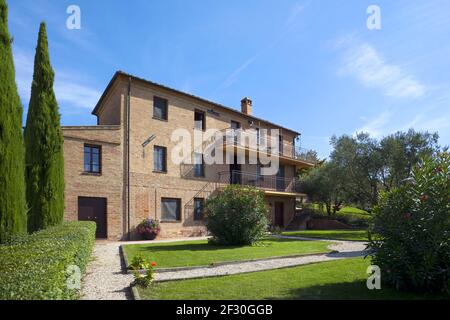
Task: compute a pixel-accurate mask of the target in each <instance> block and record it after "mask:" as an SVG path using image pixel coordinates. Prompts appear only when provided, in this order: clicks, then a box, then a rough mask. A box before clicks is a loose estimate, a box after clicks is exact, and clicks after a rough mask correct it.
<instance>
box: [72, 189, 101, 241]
mask: <svg viewBox="0 0 450 320" xmlns="http://www.w3.org/2000/svg"><path fill="white" fill-rule="evenodd" d="M78 220H79V221H93V222H95V223H96V224H97V230H96V237H97V239H106V238H108V234H107V230H106V199H105V198H88V197H78Z"/></svg>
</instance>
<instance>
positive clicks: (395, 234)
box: [369, 151, 450, 292]
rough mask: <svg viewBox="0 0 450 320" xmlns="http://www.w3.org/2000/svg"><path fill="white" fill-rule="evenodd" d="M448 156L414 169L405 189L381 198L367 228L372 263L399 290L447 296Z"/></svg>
mask: <svg viewBox="0 0 450 320" xmlns="http://www.w3.org/2000/svg"><path fill="white" fill-rule="evenodd" d="M449 219H450V153H448V152H447V151H444V152H440V153H437V154H436V155H435V156H433V157H431V158H427V159H424V160H423V161H422V162H421V163H420V165H419V166H417V167H416V168H414V169H413V172H412V176H411V178H410V179H408V181H405V185H404V186H402V187H400V188H397V189H394V190H392V191H391V192H388V193H384V194H382V196H381V199H380V202H379V205H378V207H377V208H376V209H375V215H374V218H373V223H372V225H371V227H370V238H371V239H370V243H369V249H370V250H371V256H372V262H373V264H375V265H378V266H379V267H380V268H381V272H382V274H381V278H382V280H384V281H385V283H388V284H390V285H392V286H394V287H395V288H397V289H399V290H412V291H420V292H449V281H450V223H449V221H450V220H449Z"/></svg>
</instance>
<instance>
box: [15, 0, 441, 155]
mask: <svg viewBox="0 0 450 320" xmlns="http://www.w3.org/2000/svg"><path fill="white" fill-rule="evenodd" d="M8 2H9V26H10V32H11V34H12V35H13V37H14V59H15V64H16V79H17V83H18V87H19V92H20V95H21V98H22V101H23V104H24V107H25V109H26V108H27V105H28V101H29V94H30V87H31V77H32V70H33V57H34V48H35V46H36V40H37V32H38V28H39V23H40V21H45V22H47V31H48V36H49V45H50V55H51V59H52V64H53V67H54V69H55V72H56V82H55V92H56V95H57V99H58V101H59V106H60V111H61V114H62V123H63V125H89V124H95V118H94V116H92V115H90V112H91V110H92V109H93V107H94V106H95V103H96V102H97V100H98V98H99V97H100V95H101V93H102V92H103V90H104V89H105V87H106V85H107V84H108V82H109V80H110V78H111V77H112V75H113V74H114V72H115V71H116V70H123V71H126V72H129V73H132V74H134V75H136V76H139V77H143V78H146V79H149V80H153V81H156V82H159V83H162V84H166V85H168V86H171V87H174V88H177V89H180V90H183V91H186V92H190V93H193V94H195V95H199V96H201V97H204V98H207V99H210V100H213V101H216V102H219V103H222V104H224V105H227V106H230V107H234V108H236V109H238V108H239V105H240V100H241V98H243V97H244V96H249V97H251V98H252V99H253V104H254V107H253V109H254V114H255V115H256V116H258V117H261V118H265V119H268V120H270V121H272V122H275V123H279V124H280V125H283V126H286V127H289V128H292V129H295V130H297V131H300V132H302V133H303V135H302V146H303V147H306V148H313V149H316V150H317V151H318V152H319V154H320V155H321V156H322V157H326V156H328V155H329V152H330V147H329V139H330V137H331V136H332V135H333V134H337V135H341V134H355V133H356V132H360V131H366V132H369V133H371V134H372V135H373V136H375V137H382V136H384V135H387V134H389V133H393V132H396V131H398V130H407V129H408V128H410V127H413V128H415V129H416V130H428V131H433V132H434V131H438V132H439V134H440V136H441V140H440V142H441V145H450V121H449V120H450V41H449V39H450V38H449V35H450V19H449V18H448V17H447V13H448V12H450V1H447V0H433V1H430V0H423V1H422V0H416V1H411V0H396V1H391V0H386V1H380V0H371V1H365V0H336V1H331V0H310V1H291V0H281V1H280V0H277V1H268V0H239V1H238V0H227V1H217V0H214V1H213V0H208V1H206V0H168V1H156V0H151V1H149V0H129V1H122V0H96V1H84V0H71V1H65V0H14V1H11V0H10V1H8ZM71 4H75V5H78V6H79V7H80V9H81V30H69V29H67V27H66V20H67V18H68V17H69V15H68V14H67V13H66V9H67V7H68V6H69V5H71ZM372 4H375V5H378V6H379V7H380V9H381V19H382V20H381V23H382V25H381V26H382V28H381V30H369V29H368V28H367V26H366V20H367V18H368V14H367V13H366V10H367V7H368V6H369V5H372Z"/></svg>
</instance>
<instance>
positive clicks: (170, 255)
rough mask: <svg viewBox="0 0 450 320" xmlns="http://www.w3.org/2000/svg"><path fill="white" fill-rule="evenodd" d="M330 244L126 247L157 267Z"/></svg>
mask: <svg viewBox="0 0 450 320" xmlns="http://www.w3.org/2000/svg"><path fill="white" fill-rule="evenodd" d="M329 245H330V243H325V242H319V241H298V240H289V239H270V240H265V241H262V242H261V243H259V244H258V245H256V246H243V247H222V246H213V245H209V244H208V242H207V241H183V242H174V243H161V244H143V245H127V246H125V247H124V249H125V252H126V253H127V256H128V260H129V262H131V259H132V258H133V256H134V255H136V254H142V255H143V256H144V257H146V258H148V259H150V260H151V261H155V262H156V263H157V265H158V267H161V268H167V267H184V266H202V265H210V264H212V263H217V262H225V261H237V260H250V259H260V258H268V257H279V256H291V255H300V254H314V253H324V252H329V251H330V250H329V249H328V248H327V247H328V246H329Z"/></svg>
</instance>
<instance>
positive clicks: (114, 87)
mask: <svg viewBox="0 0 450 320" xmlns="http://www.w3.org/2000/svg"><path fill="white" fill-rule="evenodd" d="M130 82H131V85H130ZM129 91H130V96H128V92H129ZM154 96H157V97H160V98H164V99H166V100H167V101H168V119H167V121H162V120H157V119H154V118H153V98H154ZM128 102H129V105H130V108H129V110H130V114H129V123H130V128H129V132H130V135H129V155H130V160H129V164H130V165H129V167H130V170H129V171H130V176H129V181H130V183H129V185H130V188H129V194H130V199H129V206H130V210H129V211H128V210H127V208H128V199H127V196H128V190H127V185H128V184H127V182H128V179H127V170H126V164H127V160H128V153H127V148H126V146H127V119H128V117H127V110H128V108H127V106H128ZM196 110H197V111H203V112H204V113H205V115H206V127H207V128H214V129H219V130H222V129H223V130H225V129H227V128H229V127H230V122H231V121H232V120H233V121H237V122H239V123H240V124H241V125H242V128H243V129H248V128H250V127H251V126H252V127H256V126H257V127H259V128H261V129H272V128H276V129H280V130H281V132H282V137H283V139H284V141H285V142H286V143H287V144H286V145H288V143H292V141H293V139H294V138H296V137H297V135H298V134H297V133H296V132H294V131H291V130H288V129H283V128H280V127H278V126H276V125H273V124H271V123H269V122H267V121H264V120H260V119H257V118H255V117H253V116H251V115H246V114H243V113H240V112H237V111H235V110H232V109H229V108H226V107H223V106H220V105H217V104H215V103H212V102H209V101H206V100H204V99H200V98H197V97H193V96H191V95H188V94H185V93H182V92H179V91H176V90H173V89H169V88H166V87H163V86H160V85H157V84H154V83H152V82H148V81H144V80H142V79H138V78H135V77H131V76H129V75H125V74H123V73H120V72H119V73H117V74H116V75H115V77H114V78H113V80H112V81H111V83H110V85H109V86H108V88H107V89H106V91H105V93H104V94H103V96H102V98H101V99H100V101H99V103H98V105H97V107H96V108H95V110H94V114H95V115H96V116H97V119H98V126H92V127H64V128H63V132H64V138H65V142H64V149H65V168H66V172H65V179H66V210H65V216H66V219H70V220H74V219H77V218H78V208H77V201H78V200H77V199H78V197H98V198H106V199H107V210H106V211H107V234H108V238H109V239H125V238H127V237H128V231H129V229H130V231H131V237H132V238H134V237H135V234H134V232H133V229H134V227H135V226H136V225H137V224H138V223H139V222H140V221H142V220H143V219H144V218H147V217H153V218H156V219H158V220H161V199H162V198H176V199H180V200H181V220H180V221H177V222H162V223H161V229H162V230H161V232H162V233H161V237H163V238H169V237H181V236H182V237H186V236H198V235H202V234H205V233H206V230H205V227H204V224H203V223H202V222H201V221H194V218H193V214H192V212H191V211H192V210H190V209H189V208H190V204H192V201H193V198H194V197H195V196H196V195H197V196H199V197H202V196H203V194H202V192H204V193H205V197H207V193H206V190H207V188H210V187H209V185H211V186H213V184H214V181H216V180H217V177H218V176H219V173H220V172H226V171H229V170H230V169H229V165H227V164H223V165H206V166H205V176H204V178H192V177H186V176H184V175H183V169H182V167H181V166H180V165H177V164H174V163H172V161H170V159H171V153H172V151H173V148H174V146H175V145H176V143H174V142H172V141H171V135H172V132H173V131H174V130H176V129H179V128H183V129H186V130H188V131H189V132H190V133H191V134H192V136H193V134H194V112H195V111H196ZM152 135H153V136H154V139H153V140H152V141H151V142H150V143H149V144H148V145H145V146H143V143H144V142H145V141H146V140H147V139H148V138H149V137H150V136H152ZM85 144H93V145H99V146H101V152H102V157H101V162H102V172H101V174H86V173H85V172H84V167H83V147H84V145H85ZM154 146H161V147H166V148H167V172H166V173H157V172H154V171H153V160H154V159H153V148H154ZM286 152H290V151H289V150H286ZM281 158H282V157H280V159H281ZM283 161H284V160H283V159H281V160H280V162H281V163H282V164H283V165H284V166H285V178H286V179H290V178H294V176H295V174H296V169H298V168H299V167H302V166H307V165H309V164H307V163H305V162H301V161H294V160H292V159H290V160H289V159H288V158H286V161H285V162H283ZM241 170H242V171H244V172H249V173H251V174H256V170H257V169H256V165H249V164H247V165H242V167H241ZM211 188H212V187H211ZM202 190H203V191H202ZM210 191H214V190H210ZM199 192H200V193H199ZM209 194H210V193H209ZM295 198H296V195H295V194H292V193H288V192H285V193H283V192H278V193H276V192H275V193H268V194H267V195H266V203H267V205H268V208H269V212H270V217H271V219H272V221H273V219H274V214H275V213H274V210H275V209H274V208H275V205H274V204H275V202H283V203H284V213H283V215H284V219H283V220H284V222H285V225H287V223H288V222H289V221H290V220H291V219H292V218H293V216H294V214H295ZM128 218H129V219H128Z"/></svg>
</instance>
